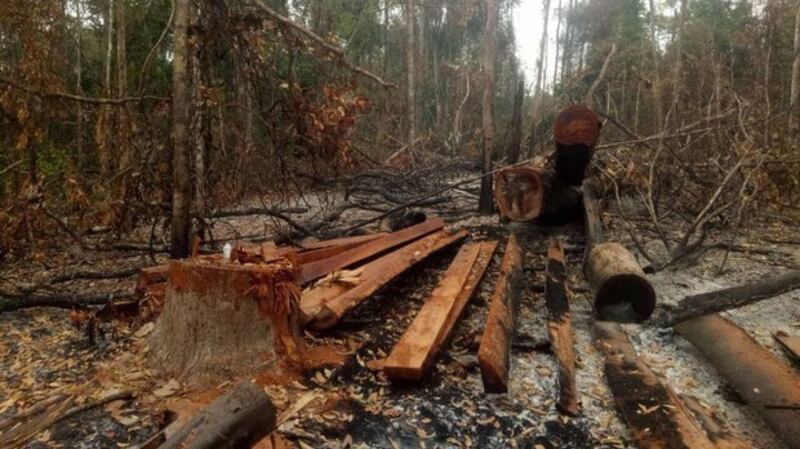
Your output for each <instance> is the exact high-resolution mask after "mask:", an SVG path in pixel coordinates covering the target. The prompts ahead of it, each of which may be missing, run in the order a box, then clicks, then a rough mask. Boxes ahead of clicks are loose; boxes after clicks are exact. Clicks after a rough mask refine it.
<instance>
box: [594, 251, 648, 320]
mask: <svg viewBox="0 0 800 449" xmlns="http://www.w3.org/2000/svg"><path fill="white" fill-rule="evenodd" d="M586 275H587V277H588V278H589V283H590V284H591V285H592V290H593V291H594V306H595V311H596V312H597V315H598V316H599V317H600V319H603V320H609V321H617V322H623V323H627V322H641V321H644V320H646V319H647V318H649V317H650V315H652V314H653V310H655V307H656V291H655V289H653V286H652V285H651V284H650V281H648V280H647V278H646V277H645V274H644V271H642V268H641V267H640V266H639V262H637V261H636V258H635V257H634V256H633V254H631V253H630V251H628V250H627V249H626V248H625V247H624V246H622V245H620V244H619V243H615V242H607V243H601V244H599V245H595V246H594V247H593V248H592V250H591V251H590V252H589V256H588V258H587V260H586Z"/></svg>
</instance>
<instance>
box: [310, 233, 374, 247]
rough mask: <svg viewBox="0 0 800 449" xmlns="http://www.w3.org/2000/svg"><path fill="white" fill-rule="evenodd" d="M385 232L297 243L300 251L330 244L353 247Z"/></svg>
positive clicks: (330, 245) (329, 245)
mask: <svg viewBox="0 0 800 449" xmlns="http://www.w3.org/2000/svg"><path fill="white" fill-rule="evenodd" d="M386 235H387V234H386V233H385V232H377V233H374V234H365V235H354V236H352V237H339V238H335V239H328V240H317V241H315V242H307V241H302V242H300V244H299V245H298V246H299V247H300V249H301V250H302V251H312V250H317V249H324V248H330V247H332V246H350V247H351V248H354V247H356V246H358V245H361V244H364V243H367V242H371V241H373V240H376V239H379V238H381V237H384V236H386Z"/></svg>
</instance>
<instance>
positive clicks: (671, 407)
mask: <svg viewBox="0 0 800 449" xmlns="http://www.w3.org/2000/svg"><path fill="white" fill-rule="evenodd" d="M594 333H595V335H594V337H595V343H596V346H597V347H598V349H600V351H601V352H602V353H603V354H604V355H605V364H604V368H605V373H606V380H607V381H608V386H609V387H610V388H611V393H612V394H613V395H614V404H615V406H616V409H617V413H619V415H620V417H621V418H622V420H623V421H624V422H625V424H626V425H627V426H628V430H629V431H630V435H631V438H632V439H633V440H634V441H635V442H636V445H637V446H638V447H641V448H648V449H667V448H670V449H678V448H681V449H703V448H709V449H710V448H714V447H715V446H714V444H713V443H712V442H711V441H709V439H708V437H707V436H706V435H705V434H704V433H703V431H702V430H701V429H700V428H699V427H698V426H697V424H696V423H695V421H694V420H693V419H692V417H691V415H690V414H689V412H688V410H687V409H686V406H685V405H684V404H683V402H682V401H681V400H680V399H679V398H678V396H677V395H676V394H675V393H674V392H673V391H672V389H671V388H669V386H667V385H664V384H662V383H661V382H660V381H659V380H658V377H656V375H655V373H653V371H651V370H650V367H649V366H647V364H645V363H644V362H643V361H642V360H640V359H639V357H638V356H637V354H636V350H635V349H634V348H633V346H632V345H631V343H630V341H629V340H628V336H627V334H625V331H623V330H622V327H621V326H620V325H619V324H617V323H612V322H607V321H597V322H595V326H594Z"/></svg>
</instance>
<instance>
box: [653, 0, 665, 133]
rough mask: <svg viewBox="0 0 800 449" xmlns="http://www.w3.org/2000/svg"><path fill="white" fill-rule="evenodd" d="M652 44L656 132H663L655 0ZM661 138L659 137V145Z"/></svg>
mask: <svg viewBox="0 0 800 449" xmlns="http://www.w3.org/2000/svg"><path fill="white" fill-rule="evenodd" d="M650 44H651V46H652V49H653V97H654V99H655V109H656V120H657V121H658V123H657V126H656V132H658V133H661V130H662V128H663V126H664V111H663V108H662V104H661V72H660V69H659V66H660V64H659V57H658V40H657V38H656V6H655V2H654V0H650ZM660 144H661V139H659V145H660Z"/></svg>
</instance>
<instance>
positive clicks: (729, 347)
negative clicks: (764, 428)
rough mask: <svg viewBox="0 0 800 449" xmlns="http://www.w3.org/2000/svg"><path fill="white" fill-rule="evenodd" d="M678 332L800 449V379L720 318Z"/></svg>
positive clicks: (696, 320) (684, 324) (678, 327)
mask: <svg viewBox="0 0 800 449" xmlns="http://www.w3.org/2000/svg"><path fill="white" fill-rule="evenodd" d="M675 329H676V330H677V331H678V333H680V335H681V336H683V338H685V339H687V340H689V341H690V342H691V343H692V344H693V345H694V346H695V347H697V349H699V350H700V352H702V353H703V355H704V356H705V357H706V359H707V360H708V361H709V362H711V364H712V365H714V367H715V368H716V369H717V371H718V372H719V373H720V375H722V377H724V378H725V379H726V380H727V381H728V383H729V384H730V385H731V386H732V387H733V388H734V389H735V390H736V392H737V393H739V396H741V398H742V399H744V401H745V402H746V403H747V404H748V405H749V406H750V407H751V408H752V409H753V410H754V411H755V412H756V413H758V414H760V415H761V416H762V417H763V418H764V421H766V423H767V425H769V427H771V428H772V430H774V431H775V434H776V435H777V436H778V437H779V438H780V439H782V440H783V441H784V442H785V443H786V445H787V446H789V447H791V448H794V449H800V426H798V425H797V423H800V375H798V374H797V373H796V372H795V371H794V370H792V369H791V368H790V367H789V366H787V365H785V364H783V363H781V361H780V360H778V358H777V357H775V356H774V355H773V354H772V353H771V352H769V350H767V349H766V348H764V347H763V346H761V345H760V344H758V343H757V342H756V341H755V340H753V338H752V337H750V335H748V334H747V332H745V331H744V330H743V329H741V328H740V327H738V326H736V325H735V324H733V323H731V322H730V321H728V320H726V319H725V318H722V317H721V316H720V315H718V314H713V315H706V316H703V317H700V318H693V319H691V320H687V321H684V322H682V323H679V324H677V325H676V326H675Z"/></svg>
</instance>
